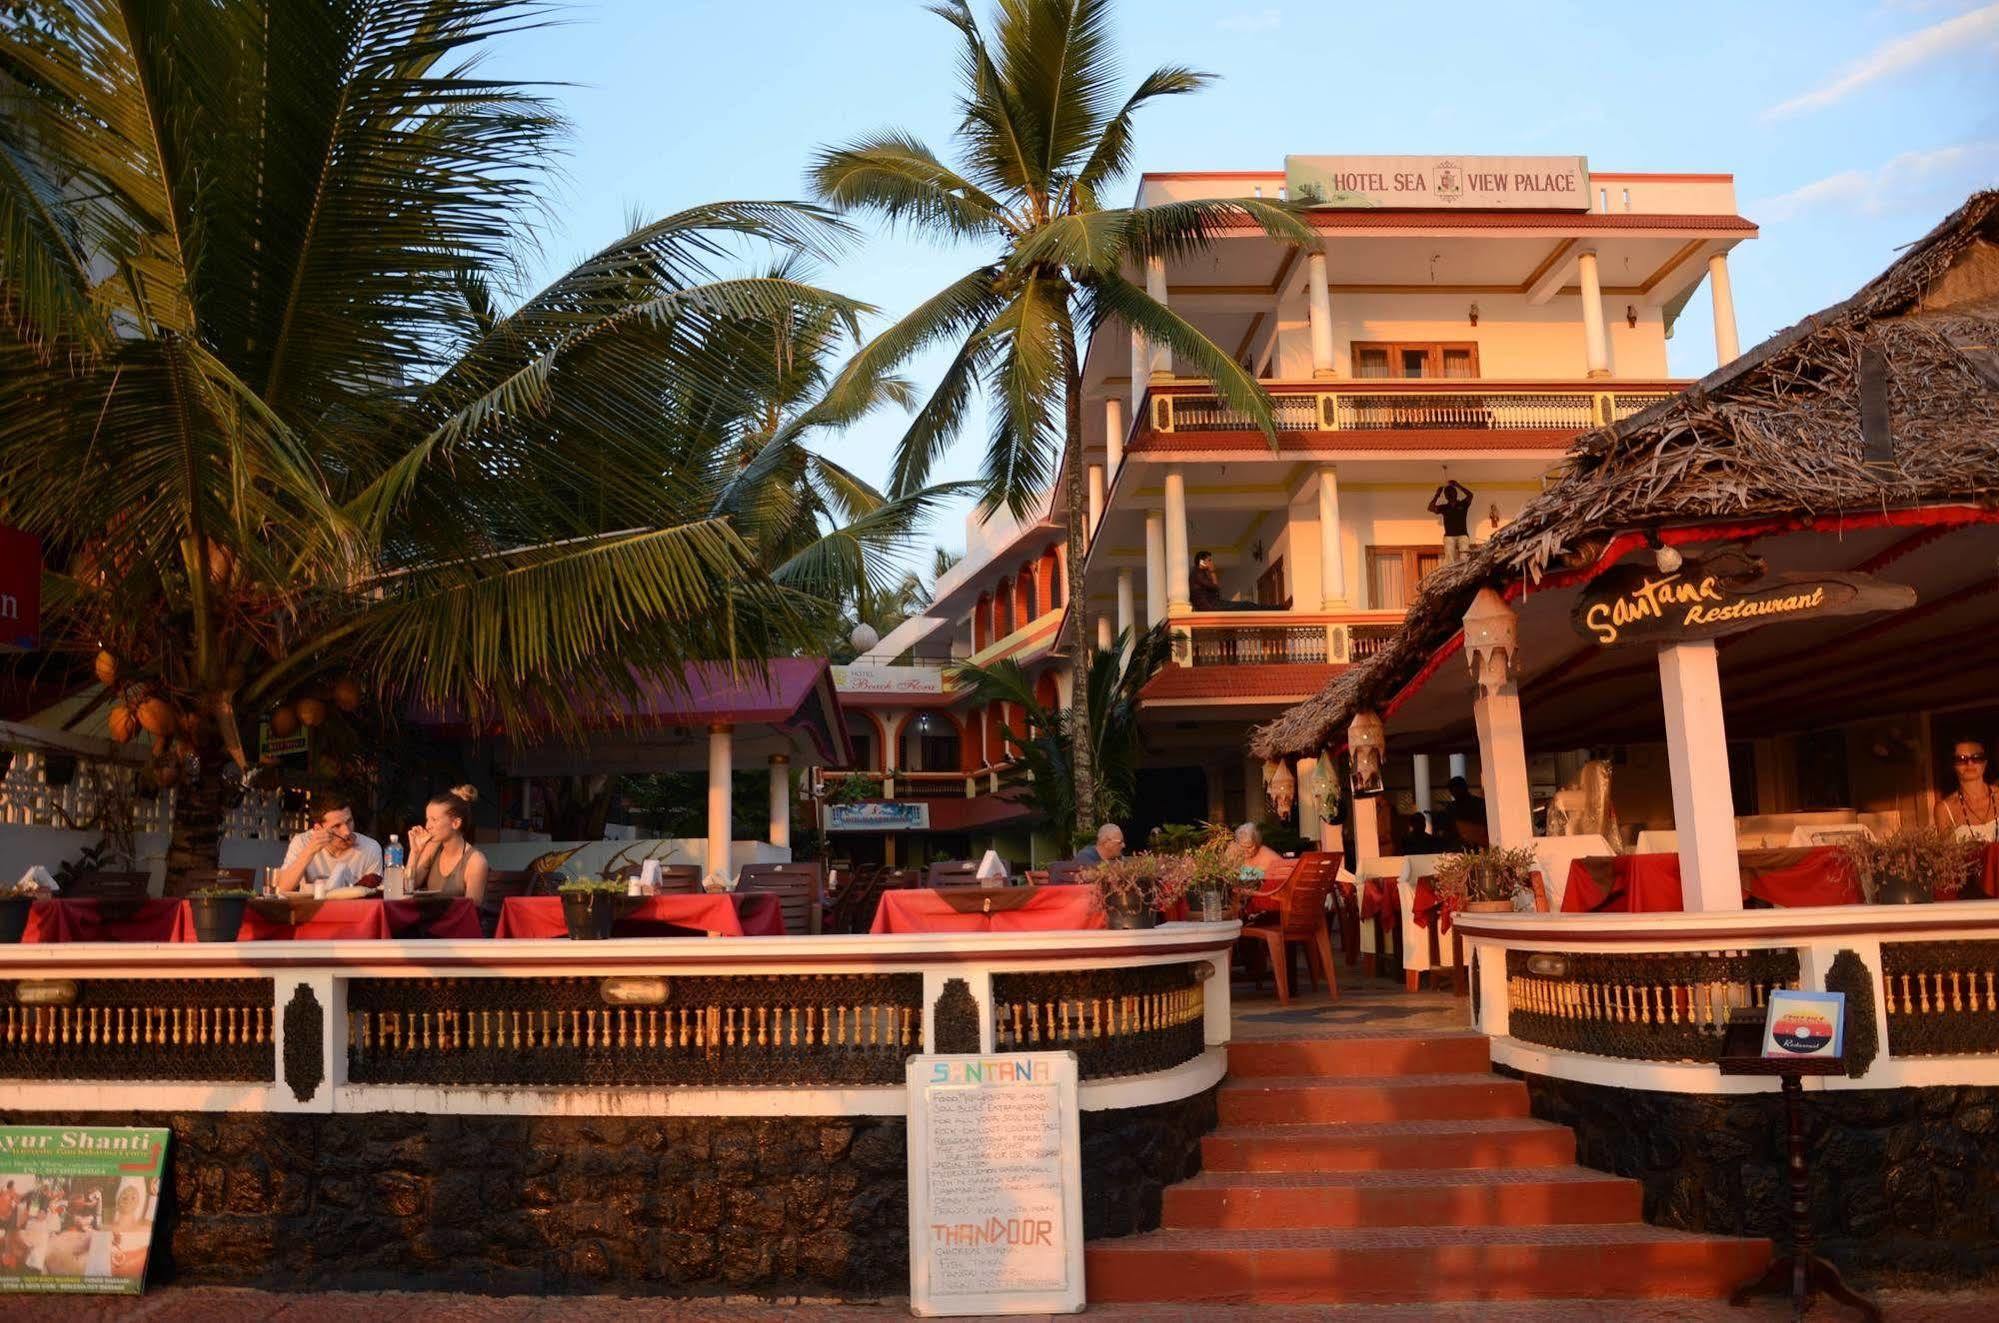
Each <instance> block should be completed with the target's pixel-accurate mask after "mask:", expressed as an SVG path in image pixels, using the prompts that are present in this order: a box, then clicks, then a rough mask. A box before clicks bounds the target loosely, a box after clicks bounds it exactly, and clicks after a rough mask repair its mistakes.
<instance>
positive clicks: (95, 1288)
mask: <svg viewBox="0 0 1999 1323" xmlns="http://www.w3.org/2000/svg"><path fill="white" fill-rule="evenodd" d="M167 1133H168V1132H167V1131H165V1130H132V1129H124V1128H111V1127H107V1126H82V1125H79V1126H0V1292H4V1291H18V1292H28V1293H44V1294H47V1293H63V1294H71V1293H76V1294H81V1293H85V1292H103V1293H111V1294H124V1295H138V1294H139V1293H140V1292H141V1291H143V1290H144V1289H145V1280H146V1260H147V1258H148V1257H149V1255H150V1253H151V1251H152V1246H153V1220H154V1218H155V1217H156V1216H157V1215H158V1212H159V1206H160V1176H161V1172H162V1169H163V1167H164V1165H165V1159H166V1152H167Z"/></svg>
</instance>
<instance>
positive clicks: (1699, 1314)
mask: <svg viewBox="0 0 1999 1323" xmlns="http://www.w3.org/2000/svg"><path fill="white" fill-rule="evenodd" d="M11 1299H12V1300H13V1301H14V1302H15V1305H16V1307H17V1308H18V1311H19V1312H14V1311H13V1310H10V1311H9V1316H11V1317H18V1318H21V1319H24V1320H25V1319H30V1318H32V1319H34V1320H35V1323H141V1321H143V1323H239V1320H244V1321H254V1323H262V1321H263V1320H267V1319H268V1320H275V1321H277V1323H380V1320H383V1319H407V1320H410V1323H614V1321H615V1323H629V1321H631V1320H640V1321H649V1320H661V1321H663V1323H682V1320H686V1321H687V1323H693V1321H694V1320H700V1321H701V1323H884V1321H886V1320H889V1319H897V1318H907V1317H909V1315H908V1312H907V1309H906V1306H905V1303H904V1302H903V1301H900V1300H892V1301H891V1300H885V1301H882V1302H880V1303H877V1304H836V1303H826V1302H821V1301H812V1300H803V1301H797V1302H793V1303H782V1302H774V1301H740V1300H716V1299H707V1300H621V1299H616V1298H612V1297H606V1296H558V1297H552V1298H540V1297H534V1298H531V1297H527V1296H500V1297H494V1296H466V1295H437V1294H415V1293H410V1294H404V1293H389V1294H360V1293H355V1294H337V1293H335V1294H324V1295H275V1294H270V1293H267V1292H262V1291H238V1290H231V1289H228V1288H224V1287H205V1288H200V1289H190V1290H180V1289H173V1288H170V1289H167V1290H164V1291H160V1292H157V1293H155V1294H153V1295H149V1296H147V1297H145V1298H144V1299H141V1300H129V1301H124V1300H113V1299H107V1298H92V1299H79V1298H74V1297H72V1298H65V1299H58V1298H50V1299H47V1300H28V1299H24V1298H22V1297H12V1298H11ZM1877 1303H1878V1304H1880V1305H1881V1307H1882V1309H1883V1311H1884V1312H1885V1313H1886V1315H1887V1317H1888V1319H1889V1320H1890V1323H1990V1321H1991V1320H1992V1319H1994V1318H1999V1291H1993V1292H1976V1291H1954V1292H1949V1293H1931V1292H1916V1291H1886V1292H1883V1293H1882V1294H1881V1295H1880V1296H1879V1297H1878V1298H1877ZM1067 1317H1072V1316H1071V1315H1055V1316H1053V1318H1054V1319H1061V1318H1067ZM1088 1317H1090V1318H1092V1319H1104V1320H1115V1321H1116V1323H1307V1320H1325V1321H1326V1323H1584V1321H1587V1320H1596V1319H1602V1320H1605V1321H1606V1323H1779V1320H1783V1319H1788V1318H1789V1317H1790V1307H1789V1304H1788V1302H1780V1301H1777V1300H1765V1301H1761V1302H1758V1303H1757V1304H1756V1305H1754V1306H1751V1307H1750V1308H1746V1309H1732V1308H1730V1307H1729V1305H1728V1303H1727V1302H1726V1301H1720V1300H1716V1301H1705V1300H1703V1301H1685V1300H1661V1301H1643V1300H1610V1301H1535V1302H1531V1303H1505V1304H1484V1303H1466V1304H1425V1305H1392V1306H1376V1305H1316V1306H1312V1305H1289V1306H1287V1305H1256V1306H1242V1307H1237V1308H1227V1307H1224V1308H1212V1307H1210V1308H1196V1307H1192V1306H1189V1307H1186V1308H1180V1307H1175V1306H1171V1305H1164V1306H1162V1305H1117V1306H1111V1307H1108V1308H1096V1309H1091V1310H1089V1311H1088ZM1812 1317H1813V1318H1814V1319H1820V1320H1826V1323H1835V1321H1839V1320H1844V1319H1847V1318H1850V1317H1853V1316H1852V1315H1849V1314H1848V1313H1846V1312H1845V1311H1843V1310H1838V1309H1835V1308H1833V1307H1832V1306H1829V1305H1824V1304H1821V1305H1819V1306H1818V1307H1817V1308H1815V1309H1814V1310H1813V1311H1812ZM1014 1318H1015V1320H1016V1323H1018V1320H1019V1319H1021V1318H1029V1319H1033V1318H1042V1319H1048V1318H1050V1316H1048V1315H1025V1316H1023V1315H1016V1316H1014Z"/></svg>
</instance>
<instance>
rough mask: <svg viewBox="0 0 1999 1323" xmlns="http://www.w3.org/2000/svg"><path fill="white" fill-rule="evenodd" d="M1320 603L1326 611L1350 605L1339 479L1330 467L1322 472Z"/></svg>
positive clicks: (1340, 609)
mask: <svg viewBox="0 0 1999 1323" xmlns="http://www.w3.org/2000/svg"><path fill="white" fill-rule="evenodd" d="M1319 604H1320V607H1321V608H1322V609H1324V610H1327V611H1344V610H1345V609H1346V605H1347V562H1346V553H1345V552H1344V551H1343V550H1342V549H1341V546H1340V476H1339V472H1338V471H1337V470H1336V469H1334V468H1333V466H1332V465H1330V464H1328V465H1326V466H1325V467H1324V468H1322V469H1320V470H1319Z"/></svg>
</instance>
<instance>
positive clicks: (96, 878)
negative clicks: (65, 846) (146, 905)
mask: <svg viewBox="0 0 1999 1323" xmlns="http://www.w3.org/2000/svg"><path fill="white" fill-rule="evenodd" d="M152 881H153V879H152V875H151V874H149V873H103V872H100V873H78V874H77V875H76V876H75V877H73V878H71V879H70V881H69V885H68V886H65V887H64V888H63V889H62V894H63V895H65V896H68V897H69V898H70V899H72V900H144V899H145V898H146V894H147V892H148V890H149V889H150V888H151V886H152Z"/></svg>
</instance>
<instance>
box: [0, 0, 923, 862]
mask: <svg viewBox="0 0 1999 1323" xmlns="http://www.w3.org/2000/svg"><path fill="white" fill-rule="evenodd" d="M25 11H26V12H25V14H24V15H23V16H22V17H20V18H19V19H18V20H10V21H9V22H7V23H5V24H0V522H4V523H8V524H12V525H16V526H19V527H22V528H26V529H28V530H30V531H32V532H35V533H37V534H39V535H40V536H41V538H42V539H43V545H44V549H45V557H46V559H47V561H48V564H49V570H48V572H47V574H46V575H45V580H44V602H45V604H46V605H45V608H44V615H45V619H44V625H45V633H46V634H47V635H48V642H49V644H50V647H51V648H52V650H54V651H56V652H58V653H61V652H65V651H67V652H68V653H70V654H72V655H75V654H81V655H82V656H85V657H87V656H88V655H89V654H90V653H92V652H96V651H98V650H99V649H100V648H101V649H102V650H103V652H104V654H105V655H104V656H102V657H100V659H99V665H100V672H99V673H100V675H101V676H102V677H104V678H105V680H106V684H107V697H116V698H117V699H118V700H119V701H120V703H121V705H122V706H123V708H124V709H125V710H124V712H123V713H119V712H116V711H114V714H113V715H114V716H115V717H118V718H119V720H120V722H121V723H129V721H130V720H131V718H132V715H133V714H136V715H137V717H138V718H139V719H140V720H142V721H143V723H144V724H145V725H146V728H147V729H148V730H149V731H151V732H152V733H153V738H154V741H155V749H156V757H157V761H156V763H155V765H154V768H153V772H152V775H153V777H154V778H155V780H156V781H157V782H158V783H159V784H162V785H165V784H172V783H175V782H179V789H178V791H177V794H176V801H175V817H174V825H173V833H172V841H171V845H170V848H169V854H168V867H169V869H170V870H172V871H176V872H178V871H180V870H183V869H186V868H190V867H200V866H212V864H213V862H214V859H215V854H216V849H217V844H218V836H219V829H220V822H221V817H222V814H223V809H224V799H225V796H226V795H227V794H230V793H233V783H234V782H235V781H236V780H240V779H241V776H242V774H243V773H244V772H245V771H246V770H248V769H250V768H251V764H252V761H253V759H254V758H255V750H254V749H248V748H246V747H245V746H246V739H245V729H246V726H247V724H248V723H249V722H250V721H252V720H255V719H259V718H264V717H267V716H268V717H269V718H270V719H271V720H272V722H273V726H274V728H276V727H280V726H285V725H289V724H290V723H291V722H293V721H296V720H299V719H303V720H304V721H305V722H306V723H307V724H312V723H313V722H314V721H315V720H321V721H326V722H327V723H328V725H329V727H338V726H339V725H340V724H341V722H342V717H341V715H340V714H339V712H332V713H331V714H330V715H329V709H330V708H337V709H343V710H344V709H351V708H353V707H356V706H359V705H360V704H361V703H362V701H363V697H364V696H371V697H372V698H373V700H374V701H375V702H376V703H377V704H378V705H379V706H378V711H379V712H380V713H383V714H394V713H397V712H400V711H403V710H405V709H406V708H408V707H410V706H412V705H416V706H421V707H424V708H427V709H429V710H431V711H444V712H455V713H456V714H458V715H459V716H460V717H462V719H463V720H464V721H465V722H467V723H468V724H470V725H472V726H473V727H475V728H487V727H490V726H491V725H492V724H494V723H496V722H497V723H501V724H503V725H504V727H505V728H506V729H507V730H508V731H509V732H511V733H514V734H516V735H518V733H519V732H520V731H521V730H522V729H523V728H524V727H527V726H547V725H554V726H557V727H572V728H573V727H574V726H575V725H577V724H578V723H579V722H580V720H581V718H582V716H583V715H584V714H586V713H588V712H590V711H591V710H592V709H594V708H597V707H598V706H599V705H600V704H601V703H602V702H603V701H605V700H607V699H611V698H615V697H618V696H622V695H628V694H632V693H635V692H637V689H638V683H639V680H640V678H641V677H644V676H649V675H674V674H677V673H678V670H679V668H680V667H681V666H682V665H683V664H685V663H687V662H689V661H693V660H696V659H702V658H748V659H755V658H761V657H766V656H771V655H777V654H781V653H783V652H785V651H787V650H790V649H793V648H797V647H802V646H805V645H807V644H809V643H812V642H814V641H815V630H814V622H815V621H816V620H818V619H819V618H820V617H821V614H822V613H821V607H820V603H819V602H818V601H817V600H816V598H817V597H818V596H819V595H820V594H823V593H824V592H826V591H828V590H829V585H832V584H834V583H835V581H836V578H837V576H835V575H833V574H832V573H831V570H830V568H829V567H835V566H838V565H840V564H843V563H844V564H848V565H851V564H852V563H853V562H854V559H855V556H854V551H855V548H857V547H859V548H865V547H867V546H869V545H871V544H875V545H878V544H880V543H882V542H884V541H893V540H894V539H893V538H892V537H890V536H888V530H890V529H892V528H893V527H894V526H895V525H896V524H897V521H898V520H904V519H906V517H907V515H908V512H909V509H910V507H911V505H912V504H914V505H916V506H920V505H921V504H922V503H923V499H924V498H922V497H920V496H919V495H918V494H917V489H916V488H910V489H908V490H905V491H903V492H900V493H898V494H897V496H896V497H895V498H894V500H883V499H881V498H879V497H874V498H872V499H873V502H874V504H873V505H872V507H871V508H864V507H869V501H870V498H869V497H867V496H866V495H865V494H864V493H863V492H862V491H861V490H860V489H859V488H857V487H850V488H842V486H841V484H842V483H843V481H844V479H843V478H842V477H841V476H840V475H838V474H837V473H836V472H835V471H834V470H833V469H832V468H831V467H829V466H824V465H816V466H811V467H812V471H813V472H814V473H815V474H816V475H818V479H819V480H820V481H822V484H823V490H825V491H833V492H837V493H838V496H837V499H836V500H835V502H834V505H835V507H836V513H838V514H841V515H847V514H855V515H856V518H855V519H853V520H850V521H849V522H850V523H854V522H859V523H862V524H863V525H864V527H863V529H862V531H861V532H860V533H859V534H857V535H856V534H849V535H844V536H839V537H834V536H832V535H830V534H828V535H826V536H825V537H823V538H821V539H813V538H809V537H807V536H806V535H805V532H804V529H805V527H806V525H807V523H808V522H809V519H803V518H801V519H794V520H793V521H792V522H791V523H790V524H789V525H788V526H787V528H786V531H785V532H784V533H783V535H782V536H779V535H776V534H774V533H772V531H771V527H770V526H769V525H768V524H766V523H763V522H759V519H758V518H756V517H753V516H760V515H761V514H763V513H766V512H769V511H772V510H775V509H777V508H778V505H779V501H778V499H777V497H776V496H774V495H773V492H774V491H775V490H776V489H778V488H781V487H783V486H784V484H785V483H786V482H787V481H789V473H790V472H791V470H790V469H788V468H787V466H788V465H791V464H793V463H794V462H796V459H797V456H796V454H795V450H794V447H792V446H790V445H787V444H785V443H782V442H779V441H776V440H774V439H772V438H769V437H766V438H765V440H764V442H763V443H760V444H757V445H754V446H752V447H750V448H749V450H748V452H747V457H746V454H745V452H744V450H742V449H741V448H734V449H732V448H730V447H728V446H725V445H721V444H718V443H717V442H716V439H715V438H716V437H717V436H718V435H721V434H722V433H723V432H724V431H726V429H725V428H722V429H718V428H717V427H716V426H715V424H716V423H717V420H719V419H724V418H737V419H740V418H741V416H742V413H743V409H742V402H743V400H744V399H745V398H754V397H757V396H758V395H759V394H762V395H768V394H770V393H771V392H772V391H773V390H774V389H776V388H777V387H778V386H779V385H781V383H778V382H777V381H776V376H777V374H776V372H775V370H774V368H773V366H772V364H771V363H767V362H765V363H760V362H759V361H757V360H744V359H741V358H739V356H738V355H736V354H733V353H730V352H726V351H727V350H728V348H729V347H730V346H731V345H732V344H733V343H734V342H735V341H737V340H739V339H741V338H742V337H745V336H753V335H756V334H762V333H766V332H769V331H770V330H771V328H777V327H789V326H792V325H794V324H796V323H797V322H798V321H799V320H800V319H801V318H803V319H805V320H807V321H809V322H811V324H813V325H823V326H827V327H838V328H845V329H847V330H848V331H850V332H851V331H854V330H855V329H856V328H857V325H858V323H857V318H858V316H859V315H860V314H861V313H862V312H863V311H864V308H863V306H862V305H860V304H857V303H855V302H853V301H852V300H848V299H844V298H841V297H839V296H836V295H833V294H830V293H827V292H825V291H823V290H820V289H818V288H815V287H814V286H812V285H811V284H809V283H807V282H805V281H804V280H802V279H800V278H799V277H798V276H797V275H796V274H795V273H794V272H793V271H792V270H791V269H790V268H788V267H786V266H785V265H783V263H784V262H785V261H786V260H795V259H797V258H799V257H824V256H827V255H830V254H831V253H833V252H834V251H836V249H837V246H838V245H839V244H840V243H841V242H842V240H843V239H844V237H845V235H846V227H845V226H844V225H843V224H842V223H841V222H839V221H838V220H837V219H835V218H833V217H831V216H829V215H828V214H826V213H825V212H823V211H821V210H819V209H817V208H814V207H811V206H806V205H800V204H780V203H756V202H729V203H718V204H715V205H711V206H704V207H696V208H691V209H689V210H686V211H682V212H679V213H677V214H675V215H671V216H667V217H665V218H663V219H660V220H656V221H653V222H651V223H648V224H645V225H641V226H638V227H636V228H635V229H633V230H632V231H631V232H630V233H629V234H627V235H625V236H624V237H623V238H621V239H619V240H617V241H616V242H615V243H612V244H610V245H609V246H608V247H606V248H604V249H602V250H601V251H599V252H598V253H596V254H595V255H593V256H592V257H590V258H589V259H587V260H585V261H584V262H582V263H581V264H580V265H578V266H576V267H575V268H574V269H572V270H570V271H568V272H567V273H565V274H563V275H562V276H560V277H559V278H558V279H556V280H555V281H554V282H553V283H551V284H550V285H548V286H547V287H546V288H544V289H542V290H540V291H539V292H537V293H534V294H532V295H531V296H529V297H527V298H525V299H523V300H521V301H520V302H519V303H518V304H517V305H516V306H514V307H513V308H512V309H511V310H510V311H502V309H501V306H500V300H499V298H498V297H496V295H495V293H494V291H495V290H502V291H504V290H509V289H512V288H514V287H515V285H516V284H517V272H518V269H519V266H520V263H521V260H522V258H523V256H524V255H525V254H526V253H527V252H529V251H531V247H532V243H533V241H534V238H535V234H536V229H535V226H536V223H537V220H538V217H539V216H540V215H541V214H542V211H543V207H544V203H543V184H544V182H545V178H546V175H547V173H548V170H549V168H550V165H551V163H552V160H553V156H552V153H553V149H554V145H555V142H556V140H557V138H558V136H559V135H560V133H561V132H562V124H561V121H560V119H559V118H558V116H557V115H556V114H555V112H554V110H553V109H552V108H551V107H550V106H549V105H548V104H547V103H546V102H545V101H543V100H542V99H540V98H539V97H537V96H535V95H533V94H531V93H530V92H528V91H525V90H523V89H522V88H520V87H516V86H513V85H509V84H505V83H500V82H495V81H491V80H486V79H482V78H479V77H476V76H474V74H473V72H472V63H473V59H474V57H475V55H476V53H477V50H478V48H479V47H480V46H481V44H482V43H485V42H487V41H488V40H490V39H491V38H493V37H495V36H497V35H500V34H503V33H507V32H512V31H516V30H519V29H520V28H522V27H524V26H529V25H532V24H534V23H536V22H539V21H540V20H541V16H542V10H541V9H540V8H539V7H537V6H535V5H532V4H523V3H519V0H200V2H199V3H194V2H192V0H122V2H120V0H29V3H27V4H26V6H25ZM746 245H747V246H749V247H751V248H757V249H761V250H763V251H766V252H769V253H773V254H775V255H776V257H777V261H778V262H779V265H778V266H776V267H774V268H770V269H765V270H762V271H752V273H751V274H741V272H742V271H743V270H746V269H749V268H744V267H742V266H740V265H739V262H740V261H741V260H742V259H745V258H747V257H749V256H750V254H749V253H748V252H747V251H746V250H745V246H746ZM885 375H886V374H879V373H878V374H875V377H876V379H875V380H874V381H873V382H871V383H870V384H869V385H868V386H867V387H866V388H861V389H855V390H849V391H847V392H845V393H843V395H842V398H841V401H840V403H839V405H838V406H837V410H829V415H828V416H832V415H833V414H834V413H837V412H839V411H845V412H844V413H841V414H840V416H851V415H852V414H853V413H854V412H857V411H859V410H861V409H863V408H865V407H871V404H872V403H873V402H874V401H877V400H879V399H881V398H883V397H884V396H885V395H887V394H892V393H893V390H892V387H889V386H888V385H886V384H884V378H885ZM738 439H739V440H740V439H741V437H740V436H739V437H738ZM746 474H747V475H749V476H746ZM898 501H899V502H901V505H900V506H897V504H896V503H897V502H898ZM884 508H887V509H888V513H887V514H886V515H882V514H881V511H882V510H883V509H884ZM877 516H878V517H877ZM871 518H873V519H874V520H875V522H874V523H873V524H867V523H866V521H867V520H869V519H871ZM822 533H824V530H823V528H822ZM877 534H880V535H882V536H879V537H878V536H876V535H877ZM821 541H827V542H829V544H830V549H829V547H828V546H822V545H820V543H821ZM870 572H875V571H870ZM329 700H331V701H330V702H329ZM280 733H282V732H280ZM225 774H227V776H228V780H229V782H230V784H225Z"/></svg>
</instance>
